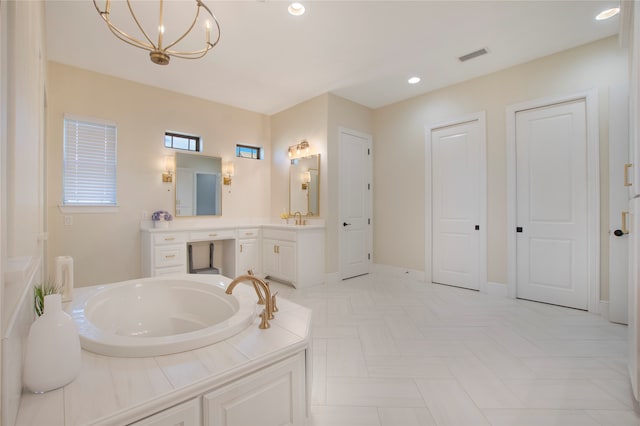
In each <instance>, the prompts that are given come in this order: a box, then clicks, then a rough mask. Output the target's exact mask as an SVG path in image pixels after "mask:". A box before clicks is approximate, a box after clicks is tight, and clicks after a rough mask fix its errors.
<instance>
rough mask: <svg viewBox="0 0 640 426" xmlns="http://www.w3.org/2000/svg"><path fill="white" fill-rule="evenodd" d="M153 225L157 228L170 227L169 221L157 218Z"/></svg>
mask: <svg viewBox="0 0 640 426" xmlns="http://www.w3.org/2000/svg"><path fill="white" fill-rule="evenodd" d="M153 226H154V227H155V228H168V227H169V222H168V221H166V220H156V221H154V222H153Z"/></svg>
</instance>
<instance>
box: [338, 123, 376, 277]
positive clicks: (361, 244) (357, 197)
mask: <svg viewBox="0 0 640 426" xmlns="http://www.w3.org/2000/svg"><path fill="white" fill-rule="evenodd" d="M370 152H371V138H370V137H369V136H365V135H359V134H356V133H355V132H350V131H344V130H343V131H341V132H340V270H341V278H342V279H347V278H352V277H355V276H358V275H363V274H368V273H369V267H370V265H371V260H370V253H371V225H370V219H371V187H370V182H371V156H370Z"/></svg>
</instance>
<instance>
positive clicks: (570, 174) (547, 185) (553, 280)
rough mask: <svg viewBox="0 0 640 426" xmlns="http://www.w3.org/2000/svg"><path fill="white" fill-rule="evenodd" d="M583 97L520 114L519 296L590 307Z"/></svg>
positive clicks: (518, 172)
mask: <svg viewBox="0 0 640 426" xmlns="http://www.w3.org/2000/svg"><path fill="white" fill-rule="evenodd" d="M587 201H588V200H587V138H586V105H585V100H584V99H580V100H576V101H571V102H566V103H561V104H555V105H549V106H545V107H540V108H534V109H530V110H525V111H520V112H517V113H516V211H517V213H516V222H517V225H516V226H517V233H516V257H517V260H516V262H517V264H516V267H517V283H516V287H517V289H516V292H517V297H519V298H523V299H529V300H535V301H540V302H546V303H552V304H556V305H562V306H568V307H572V308H577V309H587V308H588V297H589V289H588V282H589V279H588V222H587V207H588V206H587Z"/></svg>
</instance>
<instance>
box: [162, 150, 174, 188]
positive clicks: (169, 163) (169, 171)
mask: <svg viewBox="0 0 640 426" xmlns="http://www.w3.org/2000/svg"><path fill="white" fill-rule="evenodd" d="M173 169H174V160H173V155H165V156H164V170H165V171H164V172H162V182H165V183H171V182H173Z"/></svg>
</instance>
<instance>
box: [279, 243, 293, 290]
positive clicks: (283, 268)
mask: <svg viewBox="0 0 640 426" xmlns="http://www.w3.org/2000/svg"><path fill="white" fill-rule="evenodd" d="M277 252H278V271H279V274H278V277H279V278H282V279H283V280H285V281H290V282H292V283H293V282H295V280H296V244H295V243H291V242H288V241H278V250H277Z"/></svg>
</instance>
